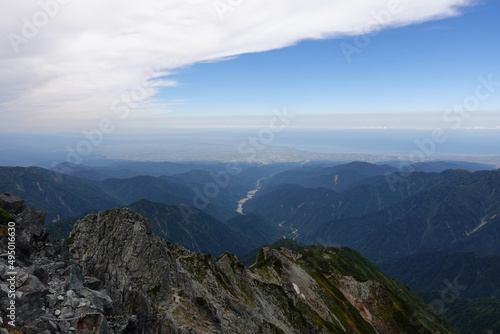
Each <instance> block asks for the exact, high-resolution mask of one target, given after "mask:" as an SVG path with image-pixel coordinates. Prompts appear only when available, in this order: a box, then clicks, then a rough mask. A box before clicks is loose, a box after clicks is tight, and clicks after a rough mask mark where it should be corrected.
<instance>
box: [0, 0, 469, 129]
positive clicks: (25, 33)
mask: <svg viewBox="0 0 500 334" xmlns="http://www.w3.org/2000/svg"><path fill="white" fill-rule="evenodd" d="M231 3H233V4H234V3H236V2H231V1H229V2H228V1H224V0H220V1H206V0H169V1H157V0H145V1H141V2H137V1H128V0H127V1H124V0H108V1H101V0H86V1H74V0H72V1H70V0H64V1H63V0H59V1H58V0H40V1H4V2H2V4H1V5H0V6H1V7H3V8H1V10H0V36H1V37H0V72H1V73H2V75H1V76H0V91H1V93H0V113H1V115H2V123H1V126H0V130H1V131H12V130H13V128H14V127H18V129H21V130H25V131H44V130H54V129H60V128H62V127H64V128H66V129H80V128H81V127H82V126H92V124H94V123H95V122H96V121H98V120H99V119H100V118H102V117H116V113H114V107H115V109H116V106H117V103H116V101H117V100H118V101H122V102H123V101H124V100H125V101H126V100H127V98H128V99H130V98H132V100H133V102H134V103H130V104H131V105H132V104H133V106H131V109H132V110H133V112H134V115H135V116H134V117H135V118H140V115H141V114H145V115H148V116H149V117H150V116H151V115H165V113H168V112H169V110H170V105H169V101H157V100H155V96H156V95H157V94H158V92H159V91H160V89H161V88H162V87H175V86H176V85H178V84H179V82H176V81H175V80H172V79H171V78H169V75H170V74H171V73H172V71H174V70H176V69H180V68H183V67H186V66H189V65H192V64H195V63H199V62H207V61H214V60H220V59H226V58H229V57H235V56H238V55H241V54H244V53H251V52H263V51H267V50H272V49H278V48H283V47H285V46H289V45H293V44H294V43H297V42H299V41H301V40H304V39H322V38H332V37H340V36H346V35H356V34H363V33H366V24H367V23H368V22H372V21H373V20H374V17H375V14H376V13H380V12H381V11H386V10H388V6H394V4H396V5H397V6H398V8H399V9H400V10H398V14H397V15H390V16H389V17H388V19H387V21H384V22H383V24H382V26H383V28H391V27H399V26H405V25H409V24H414V23H418V22H424V21H428V20H435V19H439V18H445V17H451V16H455V15H459V14H460V9H461V8H462V7H463V6H468V5H471V4H472V3H473V1H472V0H419V1H411V0H400V1H397V0H396V1H388V0H337V1H332V0H307V1H305V0H276V1H271V2H269V1H263V0H252V1H241V2H238V5H231ZM221 4H222V7H221ZM224 5H225V7H224ZM373 28H374V29H375V28H376V27H375V26H373ZM174 99H176V97H175V96H172V100H174ZM162 108H164V109H162ZM148 110H149V111H148ZM158 117H160V116H158ZM21 124H22V126H21Z"/></svg>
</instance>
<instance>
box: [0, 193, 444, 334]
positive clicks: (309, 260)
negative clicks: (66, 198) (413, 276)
mask: <svg viewBox="0 0 500 334" xmlns="http://www.w3.org/2000/svg"><path fill="white" fill-rule="evenodd" d="M11 202H16V203H17V204H16V205H13V206H11V207H5V208H4V210H5V211H6V212H10V213H11V214H12V215H13V217H14V220H15V223H16V233H18V234H19V235H21V234H23V233H24V235H23V237H22V243H23V245H25V246H26V247H25V249H24V248H23V250H22V252H23V256H24V257H25V258H24V259H23V260H22V261H21V260H20V261H19V262H17V263H16V271H17V274H16V279H15V290H16V291H15V302H16V323H15V325H16V327H15V328H14V327H10V328H9V329H15V330H17V331H19V332H22V333H43V334H56V333H101V334H105V333H106V334H111V333H118V332H119V331H120V329H121V328H123V327H124V325H125V322H126V317H127V316H128V315H130V314H136V315H137V316H138V320H139V321H138V325H139V327H140V329H141V332H142V333H145V334H152V333H179V334H180V333H363V334H365V333H402V332H404V331H407V332H417V331H418V332H419V333H448V332H449V330H448V327H447V324H446V323H445V322H444V321H443V319H442V318H440V317H439V316H438V315H436V314H435V313H433V312H432V311H431V310H430V309H429V308H428V307H427V306H426V305H425V304H423V302H421V301H420V300H419V299H418V298H416V297H415V296H414V295H413V294H411V293H410V292H409V291H408V289H407V288H406V287H404V286H402V285H401V284H399V283H398V282H396V281H394V280H391V279H389V278H387V277H386V276H384V275H383V274H382V273H381V272H380V271H379V270H378V269H377V268H376V267H374V266H373V265H371V264H370V263H369V262H367V261H366V260H364V259H363V258H362V257H361V256H360V255H359V254H357V253H355V252H354V251H351V250H349V249H346V248H324V247H320V246H313V247H308V248H307V249H306V250H304V251H301V252H294V251H291V250H288V249H285V248H280V249H270V248H263V249H261V250H260V251H259V253H258V256H257V261H256V263H255V264H254V265H253V266H252V267H250V268H245V267H244V266H243V265H242V264H241V263H240V262H238V259H237V258H236V256H234V255H233V254H231V253H225V254H223V255H222V256H220V257H219V258H217V259H216V258H213V257H212V256H210V255H208V254H207V255H205V254H198V253H193V252H191V251H188V250H186V249H185V248H183V247H181V246H178V245H176V244H171V243H168V242H166V241H164V240H163V239H161V238H159V237H156V236H155V235H154V234H153V232H152V229H151V226H150V224H149V221H148V220H147V219H145V218H143V217H142V216H141V215H139V214H138V213H135V212H133V211H131V210H129V209H127V208H124V209H112V210H107V211H101V212H99V213H98V214H95V215H88V216H86V217H85V218H84V219H82V220H80V221H78V222H77V223H76V225H75V226H74V229H73V231H72V233H71V235H70V237H69V238H68V239H67V240H66V241H62V240H52V239H50V238H48V237H47V235H46V232H45V230H44V229H43V226H42V224H43V219H42V218H43V217H42V216H41V215H40V213H38V212H36V210H35V211H33V210H32V209H28V208H25V207H23V205H24V203H22V200H20V199H12V198H11ZM15 208H22V209H21V210H19V209H17V210H15ZM16 235H17V234H16ZM7 239H8V234H5V235H2V236H1V237H0V242H2V243H3V244H5V242H6V240H7ZM9 271H10V268H9V263H8V257H6V256H5V255H2V257H1V258H0V276H1V281H0V315H1V317H2V320H3V321H2V325H1V326H3V327H2V328H1V329H0V333H2V334H3V333H5V332H6V328H8V327H9V326H8V321H9V318H8V316H9V313H8V305H9V303H10V300H11V298H9V289H10V285H11V284H10V281H9V274H8V273H9ZM409 319H411V321H410V320H409ZM2 331H3V332H2Z"/></svg>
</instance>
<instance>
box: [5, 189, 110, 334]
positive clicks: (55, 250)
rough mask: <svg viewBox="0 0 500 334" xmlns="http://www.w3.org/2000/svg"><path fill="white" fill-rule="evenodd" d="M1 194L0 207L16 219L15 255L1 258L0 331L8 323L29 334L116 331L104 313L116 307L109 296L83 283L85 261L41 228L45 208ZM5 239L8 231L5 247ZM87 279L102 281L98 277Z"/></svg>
mask: <svg viewBox="0 0 500 334" xmlns="http://www.w3.org/2000/svg"><path fill="white" fill-rule="evenodd" d="M0 198H1V201H2V202H1V207H2V208H3V210H4V211H5V212H9V213H11V214H12V215H13V216H14V222H15V225H16V228H15V232H16V233H15V237H16V242H15V245H16V248H15V251H16V254H15V255H16V261H15V263H9V262H8V257H1V258H0V319H2V320H4V321H2V322H1V323H0V332H2V333H3V332H8V328H10V329H16V330H19V329H21V332H22V333H30V334H31V333H33V334H35V333H36V334H39V333H47V334H55V333H89V334H90V333H101V334H104V333H106V334H111V333H113V330H112V329H111V327H110V326H109V323H108V321H107V319H106V315H110V314H111V313H112V312H113V308H112V301H111V298H110V297H109V296H108V295H106V294H105V292H100V291H95V290H91V289H88V288H85V287H84V280H83V277H82V275H81V267H80V266H79V264H78V263H77V262H75V261H73V260H72V258H71V256H70V254H69V252H68V250H67V246H66V244H65V242H64V240H53V239H49V238H48V234H47V232H46V230H45V229H44V228H43V223H44V221H45V214H44V213H43V212H41V211H37V210H34V209H31V208H26V206H25V205H24V201H23V200H22V199H20V198H18V197H15V196H11V195H8V194H4V195H1V196H0ZM7 243H8V235H0V244H2V249H7V247H6V246H7ZM4 246H5V248H3V247H4ZM11 265H13V267H11ZM11 272H15V274H10V273H11ZM12 277H14V280H10V279H12ZM14 281H15V285H14V286H15V289H12V288H11V286H12V284H11V283H12V282H14ZM88 281H89V282H90V284H91V285H92V286H93V287H99V284H97V282H99V280H98V279H96V278H89V279H88ZM75 291H76V292H75ZM11 301H14V302H15V318H9V317H8V316H9V313H8V311H7V310H8V307H9V305H10V304H11ZM68 318H71V319H70V320H65V319H68ZM13 320H14V322H11V321H13ZM9 322H10V323H9ZM12 324H14V325H15V327H13V326H11V325H12ZM71 328H72V329H71ZM94 328H95V330H96V331H94Z"/></svg>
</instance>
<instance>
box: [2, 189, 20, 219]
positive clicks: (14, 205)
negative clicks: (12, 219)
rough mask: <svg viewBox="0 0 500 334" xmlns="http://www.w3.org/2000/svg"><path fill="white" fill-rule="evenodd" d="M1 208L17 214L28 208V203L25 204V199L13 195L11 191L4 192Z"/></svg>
mask: <svg viewBox="0 0 500 334" xmlns="http://www.w3.org/2000/svg"><path fill="white" fill-rule="evenodd" d="M0 208H2V209H3V210H4V211H5V212H7V213H10V214H11V215H17V214H19V213H21V211H23V210H24V209H26V205H24V200H23V199H22V198H20V197H17V196H14V195H11V194H10V193H4V194H2V195H0Z"/></svg>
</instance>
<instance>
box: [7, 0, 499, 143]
mask: <svg viewBox="0 0 500 334" xmlns="http://www.w3.org/2000/svg"><path fill="white" fill-rule="evenodd" d="M0 7H2V8H1V10H0V73H2V74H1V75H0V116H1V122H0V132H1V133H53V134H54V133H81V132H83V131H94V130H95V131H97V130H98V131H102V132H103V133H104V134H108V133H112V132H116V133H149V132H155V131H157V132H161V131H165V130H168V129H171V128H212V127H213V128H231V129H234V128H242V127H250V128H252V127H257V128H258V127H262V126H265V125H266V124H268V123H269V121H270V120H271V119H272V118H273V117H275V115H276V113H288V114H292V115H294V116H296V117H294V121H293V122H291V124H287V126H290V127H294V128H299V129H300V128H304V129H316V128H321V129H349V128H361V129H364V128H375V129H387V128H389V129H391V128H397V129H406V128H412V129H432V128H436V127H445V128H446V127H449V128H463V129H500V117H498V115H499V114H498V113H499V112H500V35H499V34H498V32H499V31H500V20H498V17H499V14H500V3H499V2H498V1H495V0H418V1H416V0H274V1H272V2H269V1H263V0H168V1H157V0H145V1H141V2H140V3H139V2H136V1H128V0H109V1H99V0H87V1H77V0H39V1H31V0H26V1H14V0H6V1H2V3H1V4H0Z"/></svg>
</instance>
